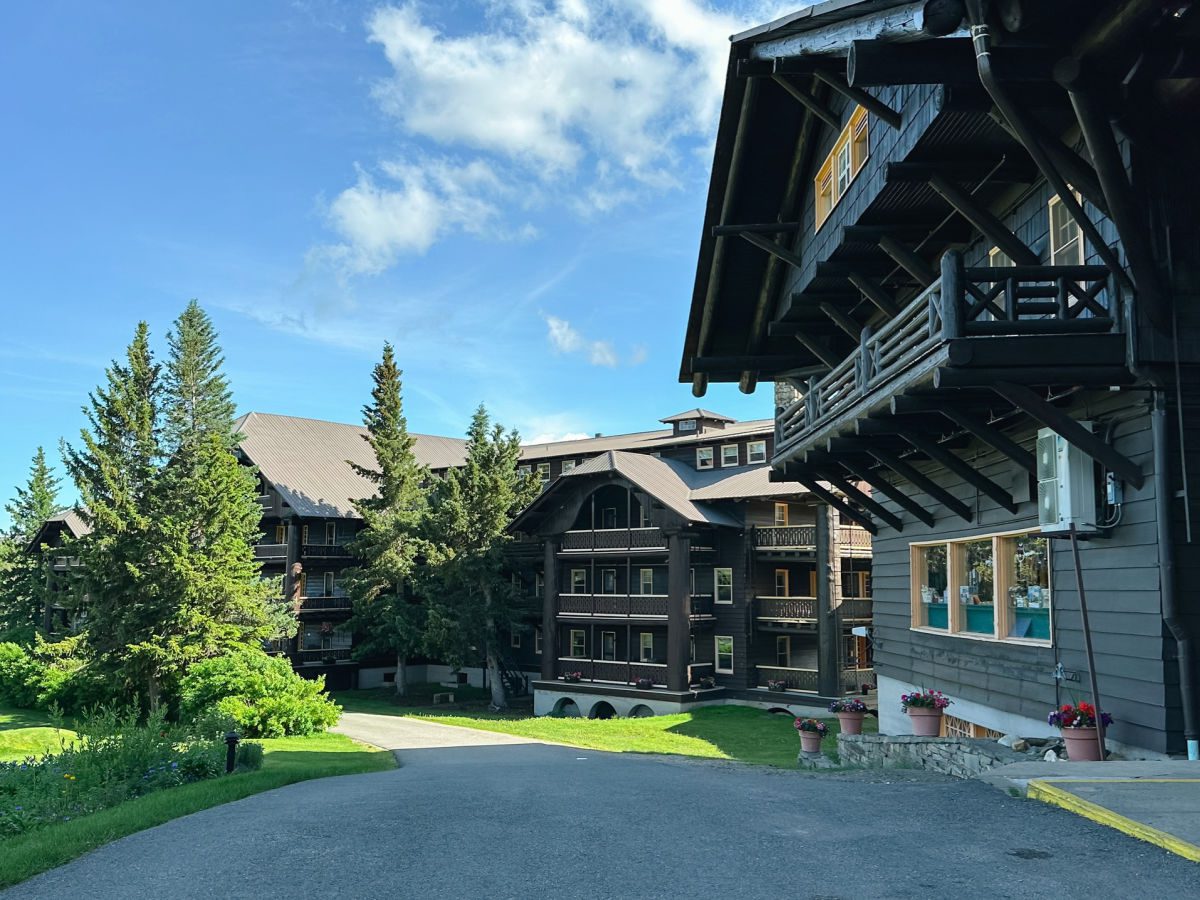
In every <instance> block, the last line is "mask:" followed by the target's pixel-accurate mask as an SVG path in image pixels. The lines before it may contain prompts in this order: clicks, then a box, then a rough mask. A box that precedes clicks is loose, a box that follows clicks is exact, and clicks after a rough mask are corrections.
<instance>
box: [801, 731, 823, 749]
mask: <svg viewBox="0 0 1200 900" xmlns="http://www.w3.org/2000/svg"><path fill="white" fill-rule="evenodd" d="M800 749H801V750H803V751H804V752H805V753H820V752H821V735H819V734H817V733H816V732H815V731H802V732H800Z"/></svg>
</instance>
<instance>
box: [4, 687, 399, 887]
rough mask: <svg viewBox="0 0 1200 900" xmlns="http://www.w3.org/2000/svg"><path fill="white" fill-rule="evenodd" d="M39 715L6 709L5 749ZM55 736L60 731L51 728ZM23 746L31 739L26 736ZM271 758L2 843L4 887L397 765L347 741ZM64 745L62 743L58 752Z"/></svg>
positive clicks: (294, 746)
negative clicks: (329, 780)
mask: <svg viewBox="0 0 1200 900" xmlns="http://www.w3.org/2000/svg"><path fill="white" fill-rule="evenodd" d="M39 721H45V720H44V718H42V719H39V717H38V716H37V714H25V713H24V712H23V711H17V710H8V709H3V708H0V748H2V747H6V746H8V745H9V744H10V743H15V742H14V741H13V739H12V738H11V735H12V734H14V733H17V734H20V733H22V732H31V731H41V730H43V729H42V727H41V726H39V725H38V724H37V723H38V722H39ZM49 730H51V731H53V729H49ZM22 740H25V738H24V737H23V738H22ZM261 743H262V744H263V747H264V749H265V750H266V756H265V758H264V760H263V766H262V768H261V769H260V770H258V771H257V772H244V773H239V774H237V775H228V776H225V777H223V778H214V779H211V780H209V781H199V782H196V783H195V784H186V785H183V786H182V787H176V788H170V789H167V790H162V791H158V792H156V793H153V794H149V795H147V796H145V797H139V798H138V799H136V800H130V801H129V802H127V803H122V804H121V805H120V806H115V807H113V808H112V809H106V810H102V811H101V812H98V813H93V814H92V815H90V816H85V817H83V818H81V819H75V820H74V821H71V822H63V823H62V824H61V825H53V826H50V827H47V828H42V829H39V830H38V831H34V832H30V833H29V834H24V835H21V836H20V837H16V838H10V839H8V840H5V841H3V842H2V843H0V851H2V852H0V887H7V886H8V885H11V884H16V883H17V882H19V881H24V880H25V879H26V878H29V877H31V876H33V875H36V874H37V873H39V872H44V871H45V870H46V869H51V868H53V867H54V866H58V865H61V864H63V863H65V862H69V861H70V860H72V859H74V858H75V857H77V856H80V855H81V854H83V853H86V852H87V851H89V850H92V849H94V848H96V847H99V846H100V845H101V844H106V843H108V842H109V841H114V840H116V839H117V838H121V837H124V836H125V835H127V834H132V833H134V832H135V831H141V830H142V829H144V828H150V827H151V826H154V825H160V824H162V823H163V822H166V821H169V820H170V819H175V818H178V817H179V816H185V815H188V814H189V813H193V812H197V811H199V810H202V809H208V808H209V807H210V806H217V805H219V804H221V803H228V802H229V801H231V800H240V799H241V798H243V797H248V796H250V795H251V794H257V793H260V792H261V791H269V790H271V789H273V788H277V787H283V786H284V785H286V784H293V783H295V782H297V781H306V780H308V779H310V778H324V777H326V776H329V775H355V774H358V773H361V772H378V771H381V770H384V769H390V768H392V767H393V766H394V765H395V760H394V758H393V756H392V754H391V753H388V752H386V751H383V750H376V749H375V748H373V747H368V746H366V745H364V744H359V743H357V742H355V741H352V740H350V739H349V738H348V737H345V736H343V735H340V734H318V735H313V736H311V737H290V738H276V739H271V740H263V741H261ZM57 746H58V741H57V738H55V740H54V743H53V749H56V748H57Z"/></svg>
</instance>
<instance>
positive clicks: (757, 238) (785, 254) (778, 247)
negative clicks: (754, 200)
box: [739, 231, 804, 269]
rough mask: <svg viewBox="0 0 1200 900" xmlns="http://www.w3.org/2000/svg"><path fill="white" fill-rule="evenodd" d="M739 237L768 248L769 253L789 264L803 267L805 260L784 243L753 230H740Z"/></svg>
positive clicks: (756, 245)
mask: <svg viewBox="0 0 1200 900" xmlns="http://www.w3.org/2000/svg"><path fill="white" fill-rule="evenodd" d="M739 237H741V239H742V240H744V241H746V242H747V243H750V244H753V245H754V246H755V247H758V248H760V249H762V250H766V251H767V252H768V253H770V254H771V255H772V256H774V257H775V258H776V259H781V260H783V261H784V262H785V263H787V264H788V265H789V266H793V267H795V268H797V269H799V268H802V267H803V266H804V260H802V259H801V258H800V257H799V256H797V255H796V254H795V253H793V252H792V251H791V250H789V249H788V248H787V247H785V246H783V244H780V243H776V242H775V241H772V240H768V239H767V238H765V237H763V236H762V235H759V234H755V233H754V232H752V231H743V232H740V234H739Z"/></svg>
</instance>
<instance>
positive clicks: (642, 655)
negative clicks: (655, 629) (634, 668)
mask: <svg viewBox="0 0 1200 900" xmlns="http://www.w3.org/2000/svg"><path fill="white" fill-rule="evenodd" d="M638 648H639V655H638V659H640V660H641V661H642V662H654V634H653V633H652V632H649V631H643V632H641V633H640V634H639V635H638Z"/></svg>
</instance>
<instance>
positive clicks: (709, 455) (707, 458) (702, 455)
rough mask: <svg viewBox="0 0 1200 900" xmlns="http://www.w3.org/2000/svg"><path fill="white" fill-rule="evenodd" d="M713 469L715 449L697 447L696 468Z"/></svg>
mask: <svg viewBox="0 0 1200 900" xmlns="http://www.w3.org/2000/svg"><path fill="white" fill-rule="evenodd" d="M712 467H713V448H712V447H697V448H696V468H697V469H711V468H712Z"/></svg>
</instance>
